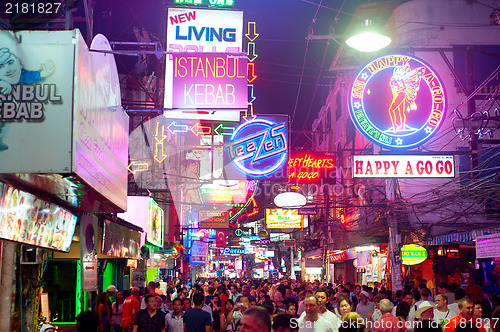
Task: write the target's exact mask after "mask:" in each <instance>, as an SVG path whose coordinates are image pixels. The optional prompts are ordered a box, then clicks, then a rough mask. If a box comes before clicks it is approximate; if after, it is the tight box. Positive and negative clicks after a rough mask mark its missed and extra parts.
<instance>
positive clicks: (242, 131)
mask: <svg viewBox="0 0 500 332" xmlns="http://www.w3.org/2000/svg"><path fill="white" fill-rule="evenodd" d="M224 148H225V150H226V151H227V155H228V157H229V159H230V160H231V163H230V165H232V166H234V167H235V168H236V169H237V170H238V171H239V172H240V173H243V174H245V175H246V176H247V177H250V178H261V177H264V176H266V177H267V176H269V175H271V174H273V173H275V172H276V171H278V170H280V169H282V168H283V167H284V166H285V164H286V161H287V157H288V121H283V118H282V119H281V121H278V119H277V118H276V119H275V120H274V119H272V118H268V119H264V118H256V119H254V120H251V121H247V122H245V123H243V124H241V125H240V126H239V127H238V128H236V129H235V130H234V132H233V134H232V135H231V138H230V140H229V142H228V143H227V144H226V145H225V147H224ZM282 173H283V174H281V177H285V178H286V173H287V171H286V169H285V170H284V171H283V172H282ZM229 176H233V174H231V173H228V177H229Z"/></svg>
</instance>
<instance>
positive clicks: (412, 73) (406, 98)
mask: <svg viewBox="0 0 500 332" xmlns="http://www.w3.org/2000/svg"><path fill="white" fill-rule="evenodd" d="M424 73H425V67H418V68H416V69H413V70H411V69H410V66H409V65H408V64H405V65H404V66H398V67H396V68H394V71H393V74H392V78H391V81H390V83H389V84H390V86H391V90H392V103H391V106H389V116H390V117H391V123H392V131H393V133H397V132H399V131H404V130H406V129H407V127H406V113H407V112H408V113H410V111H416V110H417V104H416V103H415V99H417V92H418V89H419V88H420V80H421V78H422V76H423V75H424Z"/></svg>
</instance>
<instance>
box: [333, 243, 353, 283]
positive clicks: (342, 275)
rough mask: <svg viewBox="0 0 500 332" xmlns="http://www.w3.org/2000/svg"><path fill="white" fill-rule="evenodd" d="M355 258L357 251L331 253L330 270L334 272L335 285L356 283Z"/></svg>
mask: <svg viewBox="0 0 500 332" xmlns="http://www.w3.org/2000/svg"><path fill="white" fill-rule="evenodd" d="M355 258H356V251H355V250H337V251H332V252H329V254H328V261H329V263H330V270H331V271H333V279H334V280H335V281H334V282H335V283H337V284H345V283H347V282H350V283H351V284H354V283H356V281H357V280H356V268H355V267H354V265H353V261H354V259H355ZM332 266H333V268H332Z"/></svg>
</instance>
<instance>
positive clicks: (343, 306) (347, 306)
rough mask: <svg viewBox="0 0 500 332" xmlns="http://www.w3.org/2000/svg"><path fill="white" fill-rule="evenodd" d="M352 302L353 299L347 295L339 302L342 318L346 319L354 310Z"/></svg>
mask: <svg viewBox="0 0 500 332" xmlns="http://www.w3.org/2000/svg"><path fill="white" fill-rule="evenodd" d="M352 307H353V305H352V303H351V300H350V299H349V298H347V297H344V298H342V300H340V302H339V312H340V314H341V315H342V320H344V317H345V316H346V315H347V314H348V313H350V312H352Z"/></svg>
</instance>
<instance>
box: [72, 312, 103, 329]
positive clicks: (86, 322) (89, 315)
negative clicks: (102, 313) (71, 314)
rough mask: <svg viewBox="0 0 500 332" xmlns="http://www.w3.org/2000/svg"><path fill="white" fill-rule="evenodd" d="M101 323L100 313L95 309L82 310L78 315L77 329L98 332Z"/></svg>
mask: <svg viewBox="0 0 500 332" xmlns="http://www.w3.org/2000/svg"><path fill="white" fill-rule="evenodd" d="M99 325H100V318H99V315H98V314H96V313H95V312H93V311H84V312H80V313H79V314H78V316H76V330H77V331H78V332H97V331H99Z"/></svg>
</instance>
